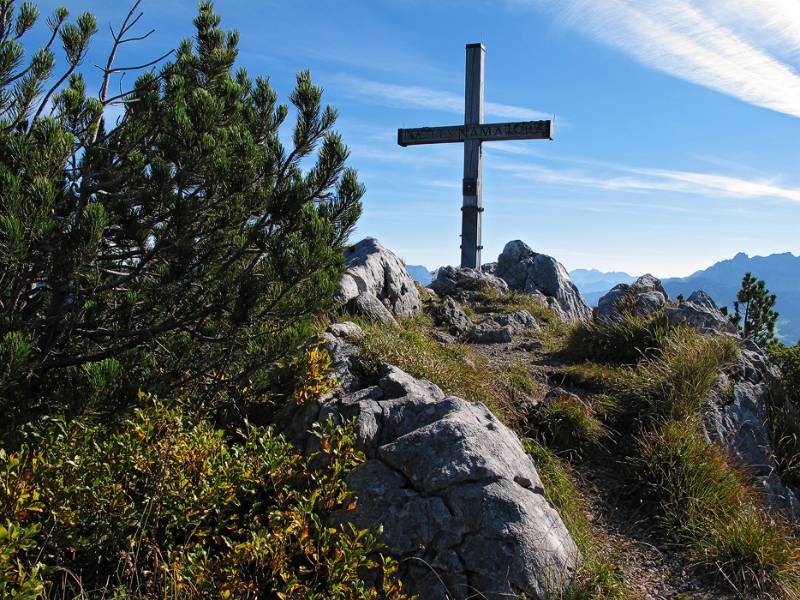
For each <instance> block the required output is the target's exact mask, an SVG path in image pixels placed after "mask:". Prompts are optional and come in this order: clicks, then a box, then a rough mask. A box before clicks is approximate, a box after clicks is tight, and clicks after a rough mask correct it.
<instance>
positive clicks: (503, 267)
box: [487, 240, 592, 321]
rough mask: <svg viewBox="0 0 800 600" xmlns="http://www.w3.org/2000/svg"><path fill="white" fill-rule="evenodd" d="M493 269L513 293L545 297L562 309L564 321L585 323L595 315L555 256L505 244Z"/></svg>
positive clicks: (519, 244) (525, 247)
mask: <svg viewBox="0 0 800 600" xmlns="http://www.w3.org/2000/svg"><path fill="white" fill-rule="evenodd" d="M487 266H488V265H487ZM492 270H493V271H494V274H495V275H497V276H498V277H500V278H501V279H503V280H504V281H505V282H506V283H507V284H508V285H509V287H510V288H511V289H513V290H517V291H520V292H524V293H526V294H541V295H543V296H544V298H545V299H546V302H547V304H548V305H550V306H551V307H558V310H556V314H558V315H559V316H560V317H561V318H562V319H563V320H564V321H582V320H585V319H589V318H590V317H591V316H592V309H591V308H589V305H588V304H586V301H585V300H584V299H583V297H582V296H581V294H580V292H579V291H578V288H577V287H575V284H574V283H572V280H571V279H570V278H569V274H568V273H567V270H566V269H565V268H564V265H562V264H561V263H560V262H558V261H557V260H556V259H555V258H553V257H552V256H547V255H545V254H538V253H536V252H534V251H533V250H531V248H530V247H529V246H528V245H527V244H525V243H524V242H521V241H520V240H514V241H512V242H508V243H507V244H506V245H505V248H503V252H502V253H501V254H500V256H499V257H498V259H497V265H496V266H494V267H493V269H492Z"/></svg>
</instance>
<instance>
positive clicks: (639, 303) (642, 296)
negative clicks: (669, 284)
mask: <svg viewBox="0 0 800 600" xmlns="http://www.w3.org/2000/svg"><path fill="white" fill-rule="evenodd" d="M667 300H668V296H667V292H666V291H665V290H664V287H663V286H662V285H661V281H660V280H659V279H657V278H655V277H653V276H652V275H650V274H647V275H642V276H641V277H639V279H637V280H636V281H634V282H633V283H631V284H627V283H620V284H618V285H615V286H614V287H613V288H611V290H609V291H608V293H606V294H605V295H604V296H602V297H601V298H600V300H599V301H598V302H597V318H598V319H601V320H603V319H615V318H618V317H619V316H621V315H622V314H624V313H628V314H632V315H634V316H637V317H646V316H648V315H651V314H653V313H655V312H658V311H659V310H661V309H662V308H664V307H665V306H666V304H667Z"/></svg>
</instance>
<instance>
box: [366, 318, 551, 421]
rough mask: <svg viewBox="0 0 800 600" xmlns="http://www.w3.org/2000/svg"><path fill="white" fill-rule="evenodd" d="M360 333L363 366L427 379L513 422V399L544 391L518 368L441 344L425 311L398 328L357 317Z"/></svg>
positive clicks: (516, 401)
mask: <svg viewBox="0 0 800 600" xmlns="http://www.w3.org/2000/svg"><path fill="white" fill-rule="evenodd" d="M359 325H360V326H361V327H362V329H363V330H364V333H365V335H364V338H363V339H362V340H361V341H360V342H359V343H360V345H361V350H362V357H363V359H364V362H365V364H366V366H367V368H372V369H374V370H376V371H377V368H378V367H379V366H380V364H381V363H389V364H392V365H396V366H397V367H399V368H401V369H403V370H404V371H406V372H407V373H409V374H410V375H413V376H414V377H419V378H422V379H427V380H428V381H432V382H433V383H435V384H436V385H438V386H439V387H441V388H442V389H443V390H445V391H446V392H447V393H450V394H454V395H456V396H460V397H462V398H464V399H466V400H469V401H473V402H483V403H484V404H485V405H486V406H488V407H489V408H490V409H491V410H492V411H493V412H494V413H495V414H496V415H497V416H498V418H500V419H501V420H502V421H503V422H505V423H506V424H508V425H513V423H515V422H516V421H517V420H518V418H519V414H518V404H519V402H520V401H521V400H523V399H526V398H528V397H530V396H534V397H541V396H543V395H544V390H543V387H542V385H541V384H540V383H538V382H537V381H536V380H535V379H534V378H533V377H531V375H530V373H528V372H527V371H525V370H524V369H523V368H522V367H519V366H511V367H510V368H508V367H493V366H492V365H490V364H489V362H488V360H487V359H486V357H485V356H483V355H482V354H480V353H479V352H477V351H475V350H473V349H471V348H470V347H469V346H467V345H463V344H449V345H442V344H440V343H438V342H436V341H435V340H434V339H433V338H432V337H431V334H432V332H433V330H434V327H433V323H432V321H431V319H430V317H429V316H428V315H426V314H420V315H417V316H416V317H414V318H410V319H404V320H403V321H401V322H400V326H399V327H385V326H381V325H380V324H375V323H370V322H368V321H364V320H359Z"/></svg>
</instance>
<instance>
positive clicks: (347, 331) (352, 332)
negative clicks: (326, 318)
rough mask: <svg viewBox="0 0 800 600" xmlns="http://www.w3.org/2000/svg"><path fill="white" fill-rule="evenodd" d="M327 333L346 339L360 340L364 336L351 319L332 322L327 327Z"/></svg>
mask: <svg viewBox="0 0 800 600" xmlns="http://www.w3.org/2000/svg"><path fill="white" fill-rule="evenodd" d="M328 333H330V334H331V335H333V336H335V337H337V338H344V339H346V340H360V339H361V338H363V337H364V331H363V330H362V329H361V327H359V326H358V325H356V324H355V323H353V322H352V321H343V322H342V323H334V324H333V325H331V326H329V327H328Z"/></svg>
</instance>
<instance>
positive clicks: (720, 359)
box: [615, 327, 738, 419]
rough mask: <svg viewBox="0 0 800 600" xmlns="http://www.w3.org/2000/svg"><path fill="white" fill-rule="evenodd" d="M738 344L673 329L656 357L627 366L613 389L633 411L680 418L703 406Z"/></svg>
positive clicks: (649, 415)
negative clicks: (633, 365) (630, 366)
mask: <svg viewBox="0 0 800 600" xmlns="http://www.w3.org/2000/svg"><path fill="white" fill-rule="evenodd" d="M737 353H738V343H737V342H736V341H735V340H733V339H732V338H727V337H725V338H719V337H706V336H702V335H700V334H698V333H697V332H695V331H694V330H691V329H688V328H684V327H681V328H677V329H674V330H673V331H672V332H671V334H670V335H669V336H668V337H667V338H666V339H665V340H664V341H663V343H662V348H661V350H660V352H659V353H658V355H657V356H655V357H653V358H651V359H649V360H647V361H645V362H643V363H641V364H640V365H639V366H638V367H637V368H634V369H629V370H628V371H627V372H626V374H627V376H626V377H625V378H624V382H622V385H620V384H619V382H618V383H617V388H618V389H617V390H615V392H616V393H617V395H619V396H620V397H621V399H622V400H623V403H624V404H625V405H626V406H627V407H628V408H629V409H632V410H635V411H637V412H639V413H640V414H643V415H645V416H646V417H649V418H659V417H660V418H671V419H683V418H685V417H688V416H690V415H694V414H697V413H698V412H700V411H701V410H702V408H703V403H704V402H705V400H706V398H707V397H708V394H709V393H710V392H711V389H712V388H713V387H714V384H715V383H716V381H717V378H718V376H719V371H720V370H721V369H722V368H724V367H725V366H726V365H727V364H729V363H730V362H732V361H733V360H734V359H735V357H736V354H737Z"/></svg>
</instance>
